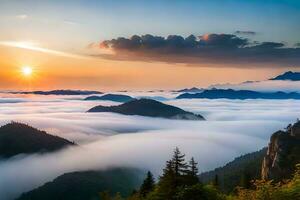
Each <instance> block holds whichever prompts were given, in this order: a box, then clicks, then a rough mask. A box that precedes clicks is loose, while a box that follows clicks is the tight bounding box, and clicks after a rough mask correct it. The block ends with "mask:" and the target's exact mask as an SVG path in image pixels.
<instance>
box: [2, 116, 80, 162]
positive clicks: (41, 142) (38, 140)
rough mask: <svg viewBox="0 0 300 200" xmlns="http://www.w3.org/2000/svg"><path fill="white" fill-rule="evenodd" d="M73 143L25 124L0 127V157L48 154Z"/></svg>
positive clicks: (15, 123)
mask: <svg viewBox="0 0 300 200" xmlns="http://www.w3.org/2000/svg"><path fill="white" fill-rule="evenodd" d="M68 145H74V143H72V142H70V141H68V140H66V139H63V138H60V137H58V136H53V135H50V134H47V133H46V132H45V131H40V130H38V129H35V128H33V127H30V126H28V125H25V124H21V123H17V122H12V123H10V124H6V125H4V126H2V127H0V157H4V158H9V157H12V156H15V155H18V154H23V153H24V154H28V153H38V152H50V151H55V150H59V149H61V148H63V147H66V146H68Z"/></svg>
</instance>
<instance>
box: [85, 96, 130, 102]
mask: <svg viewBox="0 0 300 200" xmlns="http://www.w3.org/2000/svg"><path fill="white" fill-rule="evenodd" d="M84 100H86V101H96V100H107V101H116V102H128V101H131V100H134V98H132V97H131V96H128V95H122V94H105V95H103V96H90V97H87V98H85V99H84Z"/></svg>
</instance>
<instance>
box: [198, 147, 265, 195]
mask: <svg viewBox="0 0 300 200" xmlns="http://www.w3.org/2000/svg"><path fill="white" fill-rule="evenodd" d="M266 152H267V148H263V149H262V150H260V151H257V152H253V153H248V154H245V155H243V156H240V157H238V158H235V159H234V160H233V161H231V162H229V163H228V164H226V165H225V166H223V167H219V168H216V169H214V170H212V171H209V172H205V173H202V174H200V176H199V177H200V180H201V181H202V182H203V183H209V182H213V181H214V179H215V177H216V175H217V176H218V179H219V187H220V189H221V190H223V191H224V192H231V191H232V190H233V189H234V188H235V187H236V186H238V185H241V181H242V179H243V178H245V177H243V176H247V178H248V179H249V180H253V179H260V177H261V163H262V161H263V157H264V155H265V154H266Z"/></svg>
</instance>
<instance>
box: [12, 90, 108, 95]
mask: <svg viewBox="0 0 300 200" xmlns="http://www.w3.org/2000/svg"><path fill="white" fill-rule="evenodd" d="M14 93H16V94H37V95H91V94H102V92H98V91H88V90H51V91H31V92H14Z"/></svg>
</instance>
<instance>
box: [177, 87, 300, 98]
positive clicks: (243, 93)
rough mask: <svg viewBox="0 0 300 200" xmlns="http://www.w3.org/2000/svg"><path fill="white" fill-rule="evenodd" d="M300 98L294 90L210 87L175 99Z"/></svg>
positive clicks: (299, 94)
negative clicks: (262, 90)
mask: <svg viewBox="0 0 300 200" xmlns="http://www.w3.org/2000/svg"><path fill="white" fill-rule="evenodd" d="M204 98H205V99H222V98H224V99H242V100H243V99H300V93H296V92H290V93H286V92H270V93H268V92H256V91H251V90H232V89H211V90H204V91H203V92H201V93H195V94H191V93H184V94H181V95H179V96H178V97H176V99H204Z"/></svg>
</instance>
